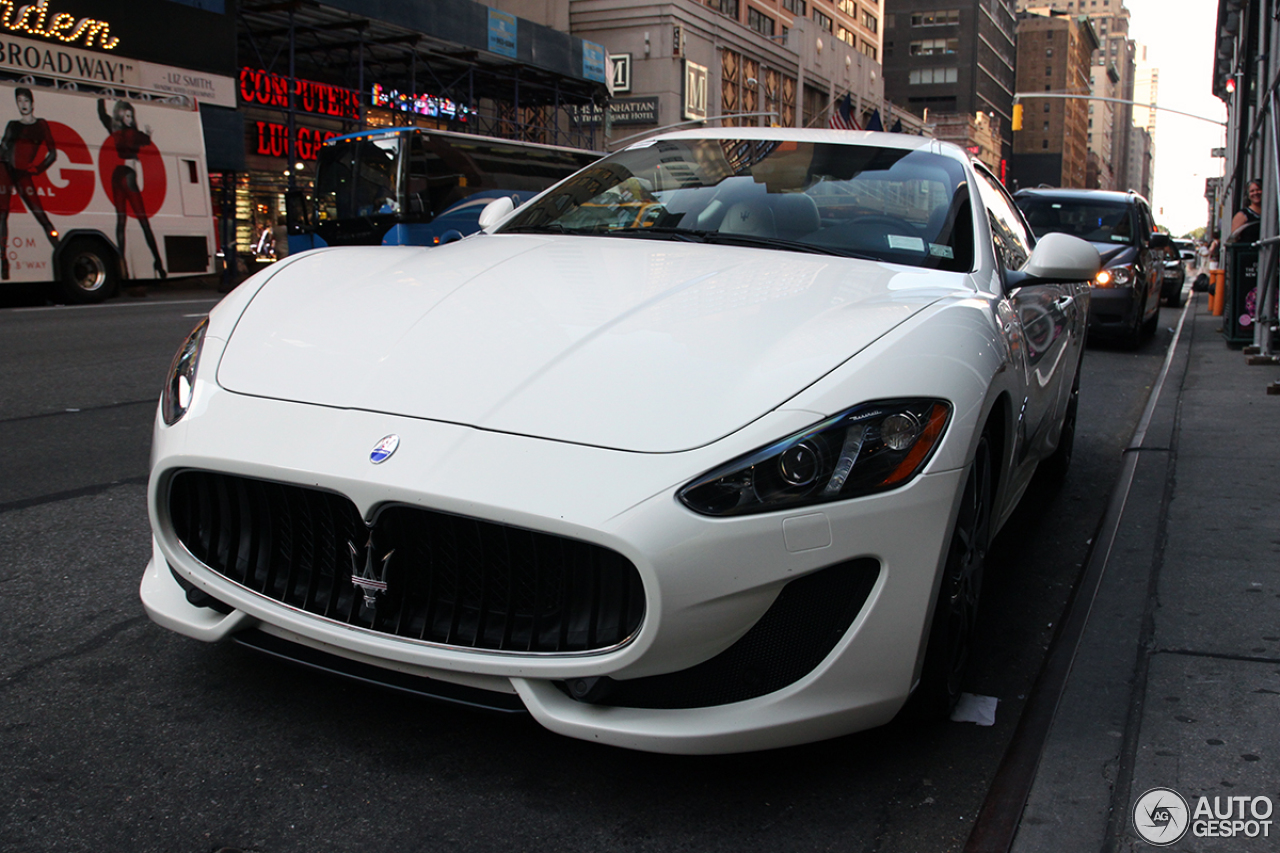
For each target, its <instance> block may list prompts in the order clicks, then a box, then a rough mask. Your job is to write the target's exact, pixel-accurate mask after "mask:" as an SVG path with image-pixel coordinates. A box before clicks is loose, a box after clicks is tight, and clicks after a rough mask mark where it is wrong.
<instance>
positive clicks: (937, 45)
mask: <svg viewBox="0 0 1280 853" xmlns="http://www.w3.org/2000/svg"><path fill="white" fill-rule="evenodd" d="M959 48H960V39H920V40H919V41H913V42H911V51H910V53H911V55H912V56H937V55H939V54H943V53H955V52H956V51H957V50H959Z"/></svg>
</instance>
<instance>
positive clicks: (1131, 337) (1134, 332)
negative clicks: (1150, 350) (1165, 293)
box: [1120, 296, 1147, 349]
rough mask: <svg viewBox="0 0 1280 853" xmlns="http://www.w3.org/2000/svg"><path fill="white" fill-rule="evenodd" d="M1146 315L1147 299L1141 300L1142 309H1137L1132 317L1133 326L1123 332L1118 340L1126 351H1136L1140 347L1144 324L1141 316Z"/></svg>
mask: <svg viewBox="0 0 1280 853" xmlns="http://www.w3.org/2000/svg"><path fill="white" fill-rule="evenodd" d="M1146 313H1147V298H1146V297H1145V296H1144V297H1143V298H1142V307H1140V308H1139V309H1138V313H1137V314H1135V315H1134V318H1133V325H1132V326H1130V327H1129V328H1128V329H1126V330H1125V333H1124V337H1122V338H1121V339H1120V343H1121V345H1122V346H1124V347H1125V348H1127V349H1137V348H1138V347H1139V346H1141V345H1142V333H1143V327H1144V326H1145V323H1143V320H1142V315H1143V314H1146Z"/></svg>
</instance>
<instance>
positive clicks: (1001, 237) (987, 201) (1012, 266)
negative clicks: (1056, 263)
mask: <svg viewBox="0 0 1280 853" xmlns="http://www.w3.org/2000/svg"><path fill="white" fill-rule="evenodd" d="M975 171H976V172H977V175H978V181H977V183H978V196H979V197H980V198H981V200H982V205H983V206H984V207H985V208H986V209H987V218H988V219H989V220H990V221H991V236H992V238H993V240H994V242H995V250H996V257H997V258H999V259H1000V261H1001V263H1003V264H1004V268H1005V269H1007V270H1016V269H1021V268H1022V265H1023V264H1025V263H1026V262H1027V258H1028V257H1030V256H1031V242H1032V240H1031V234H1030V232H1029V231H1028V230H1027V226H1026V223H1025V222H1024V221H1023V219H1022V216H1021V215H1020V214H1019V213H1018V208H1017V207H1016V206H1015V205H1014V203H1013V199H1011V198H1009V194H1008V193H1006V192H1005V191H1004V188H1003V187H1001V186H1000V185H999V184H998V183H997V182H996V181H995V179H994V178H991V177H989V176H988V175H987V174H986V173H985V172H983V171H981V170H975Z"/></svg>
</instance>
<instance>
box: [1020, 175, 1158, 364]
mask: <svg viewBox="0 0 1280 853" xmlns="http://www.w3.org/2000/svg"><path fill="white" fill-rule="evenodd" d="M1016 199H1017V202H1018V206H1019V207H1020V208H1021V209H1022V212H1023V213H1024V214H1026V217H1027V221H1028V222H1029V223H1031V228H1032V230H1033V231H1035V233H1036V235H1037V236H1041V237H1042V236H1044V235H1045V234H1071V235H1073V236H1076V237H1079V238H1081V239H1083V240H1088V241H1089V242H1090V243H1092V244H1093V245H1094V246H1095V247H1096V248H1097V250H1098V254H1099V255H1101V257H1102V266H1103V269H1102V270H1101V271H1100V272H1099V273H1098V276H1097V278H1096V279H1095V280H1094V282H1093V300H1092V305H1091V309H1090V314H1089V332H1090V334H1091V335H1095V336H1098V337H1109V338H1116V339H1119V340H1120V341H1122V342H1123V343H1125V344H1127V345H1129V346H1133V347H1136V346H1138V344H1139V343H1141V341H1142V337H1143V335H1146V334H1151V333H1154V332H1155V329H1156V324H1157V323H1158V322H1159V319H1160V299H1161V296H1162V295H1163V286H1164V270H1165V267H1164V262H1165V259H1166V254H1165V250H1166V249H1167V248H1168V247H1170V246H1171V245H1172V241H1171V239H1170V237H1169V235H1167V234H1162V233H1159V232H1157V231H1156V228H1155V219H1154V218H1153V217H1152V215H1151V206H1150V205H1148V204H1147V201H1146V199H1144V198H1143V197H1142V196H1140V195H1138V194H1137V193H1132V192H1127V193H1121V192H1110V191H1106V190H1072V189H1034V190H1032V189H1027V190H1019V191H1018V194H1017V196H1016Z"/></svg>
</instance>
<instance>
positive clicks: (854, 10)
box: [836, 0, 858, 20]
mask: <svg viewBox="0 0 1280 853" xmlns="http://www.w3.org/2000/svg"><path fill="white" fill-rule="evenodd" d="M836 8H837V9H839V10H840V11H841V12H844V13H845V14H846V15H848V16H849V17H850V18H854V19H855V20H856V19H857V17H858V4H857V3H855V2H854V0H836Z"/></svg>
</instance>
